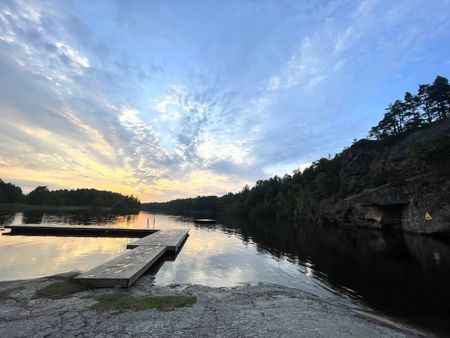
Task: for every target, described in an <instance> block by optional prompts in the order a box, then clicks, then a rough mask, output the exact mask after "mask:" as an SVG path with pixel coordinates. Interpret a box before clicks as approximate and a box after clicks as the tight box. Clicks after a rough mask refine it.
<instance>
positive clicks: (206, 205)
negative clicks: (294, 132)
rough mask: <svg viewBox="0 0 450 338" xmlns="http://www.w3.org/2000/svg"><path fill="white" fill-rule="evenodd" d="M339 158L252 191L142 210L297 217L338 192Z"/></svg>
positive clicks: (151, 205) (259, 183)
mask: <svg viewBox="0 0 450 338" xmlns="http://www.w3.org/2000/svg"><path fill="white" fill-rule="evenodd" d="M339 165H340V156H339V155H337V156H336V157H335V158H333V159H330V160H328V159H321V160H319V161H316V162H314V163H313V164H312V165H311V166H310V167H309V168H306V169H305V170H304V171H303V172H302V171H300V170H297V171H294V174H293V175H285V176H284V177H282V178H281V177H278V176H275V177H273V178H270V179H268V180H259V181H257V182H256V185H255V186H254V187H252V188H250V187H249V186H245V187H244V188H243V189H242V190H241V191H240V192H238V193H235V194H234V193H228V194H226V195H224V196H221V197H217V196H199V197H196V198H187V199H177V200H173V201H170V202H165V203H146V204H143V208H145V209H148V210H152V211H159V212H169V213H205V212H206V213H209V212H224V213H230V214H242V215H249V216H278V217H283V218H297V217H304V216H306V211H307V210H311V209H312V208H315V207H316V205H317V203H318V201H320V200H321V199H323V198H327V197H330V196H331V195H332V194H333V193H337V192H338V191H339Z"/></svg>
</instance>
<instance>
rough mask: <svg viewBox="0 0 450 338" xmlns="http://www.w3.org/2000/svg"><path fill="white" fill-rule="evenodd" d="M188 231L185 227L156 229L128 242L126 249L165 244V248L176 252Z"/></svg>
mask: <svg viewBox="0 0 450 338" xmlns="http://www.w3.org/2000/svg"><path fill="white" fill-rule="evenodd" d="M188 232H189V230H187V231H186V229H173V230H164V231H158V232H156V233H154V234H152V235H150V236H146V237H144V238H141V239H138V240H137V241H135V242H132V243H129V244H128V245H127V249H134V248H136V247H138V246H165V247H167V250H170V251H175V252H176V251H178V248H179V247H180V246H181V244H183V242H184V240H185V239H186V237H187V236H188Z"/></svg>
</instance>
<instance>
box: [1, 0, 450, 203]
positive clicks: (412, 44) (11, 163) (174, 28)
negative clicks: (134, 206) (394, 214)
mask: <svg viewBox="0 0 450 338" xmlns="http://www.w3.org/2000/svg"><path fill="white" fill-rule="evenodd" d="M436 75H442V76H446V77H449V76H450V1H449V0H432V1H423V0H398V1H390V0H389V1H388V0H385V1H384V0H379V1H377V0H364V1H354V0H352V1H348V0H331V1H316V0H314V1H312V0H311V1H307V0H305V1H297V0H292V1H285V0H277V1H265V0H261V1H256V0H230V1H220V0H205V1H195V0H192V1H184V0H180V1H121V0H116V1H113V0H108V1H106V0H105V1H102V0H100V1H11V0H2V1H1V2H0V121H1V123H0V178H1V179H3V180H4V181H8V182H13V183H15V184H18V185H20V186H22V188H23V189H24V191H25V192H28V191H30V190H32V189H33V188H34V187H36V186H38V185H48V186H49V188H51V189H60V188H78V187H79V188H82V187H93V188H97V189H105V190H112V191H116V192H120V193H125V194H134V195H135V196H138V197H139V198H140V199H141V200H142V201H167V200H171V199H174V198H183V197H194V196H198V195H210V194H215V195H221V194H225V193H227V192H237V191H239V190H241V189H242V187H243V186H244V185H245V184H249V185H250V186H251V185H253V184H254V182H255V181H256V180H259V179H266V178H269V177H271V176H274V175H278V176H283V175H284V174H286V173H288V174H291V173H292V171H293V170H295V169H297V168H304V167H306V166H308V165H309V164H310V163H311V162H313V161H314V160H317V159H319V158H321V157H328V156H330V155H331V156H333V155H334V154H335V153H338V152H340V151H342V150H343V149H344V147H346V146H349V145H350V144H351V143H352V141H353V140H354V139H358V138H362V137H366V136H367V133H368V130H369V129H370V127H371V126H373V125H375V124H376V123H377V122H378V121H379V120H380V118H381V117H382V115H383V113H384V109H385V107H387V105H388V104H389V103H391V102H392V101H394V100H395V99H401V98H402V97H403V95H404V92H405V91H412V92H415V91H416V89H417V87H418V85H419V84H420V83H430V82H432V81H433V79H434V78H435V76H436Z"/></svg>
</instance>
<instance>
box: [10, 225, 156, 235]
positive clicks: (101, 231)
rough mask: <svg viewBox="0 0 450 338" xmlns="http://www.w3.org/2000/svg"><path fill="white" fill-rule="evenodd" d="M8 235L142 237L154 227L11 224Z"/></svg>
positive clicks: (153, 231) (153, 230) (152, 231)
mask: <svg viewBox="0 0 450 338" xmlns="http://www.w3.org/2000/svg"><path fill="white" fill-rule="evenodd" d="M5 228H7V229H11V232H10V233H9V234H8V235H52V236H67V235H72V236H111V237H142V236H147V235H150V234H153V233H155V232H157V231H158V230H155V229H136V228H111V227H101V226H91V225H57V224H11V225H5Z"/></svg>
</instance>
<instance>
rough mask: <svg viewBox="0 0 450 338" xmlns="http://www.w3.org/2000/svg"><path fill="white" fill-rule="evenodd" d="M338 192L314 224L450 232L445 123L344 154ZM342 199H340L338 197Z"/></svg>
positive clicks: (449, 146) (449, 150)
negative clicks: (333, 223)
mask: <svg viewBox="0 0 450 338" xmlns="http://www.w3.org/2000/svg"><path fill="white" fill-rule="evenodd" d="M339 180H340V185H341V192H340V194H337V195H335V196H333V197H331V198H328V199H325V200H323V201H322V202H321V204H320V207H319V208H318V212H317V219H318V220H322V221H331V222H335V223H338V224H349V225H351V226H358V227H365V228H373V229H380V228H388V229H395V230H401V231H406V232H413V233H421V234H429V235H442V234H447V235H448V234H449V233H450V119H445V120H442V121H438V122H435V123H432V124H431V125H429V126H427V127H424V128H422V129H419V130H416V131H413V132H410V133H405V134H404V135H399V136H397V137H391V138H389V139H387V140H382V141H371V140H360V141H358V142H356V143H355V144H353V145H352V146H351V147H350V148H349V149H347V150H345V151H344V152H343V155H342V160H341V163H340V170H339ZM342 196H345V197H344V198H343V197H342Z"/></svg>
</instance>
